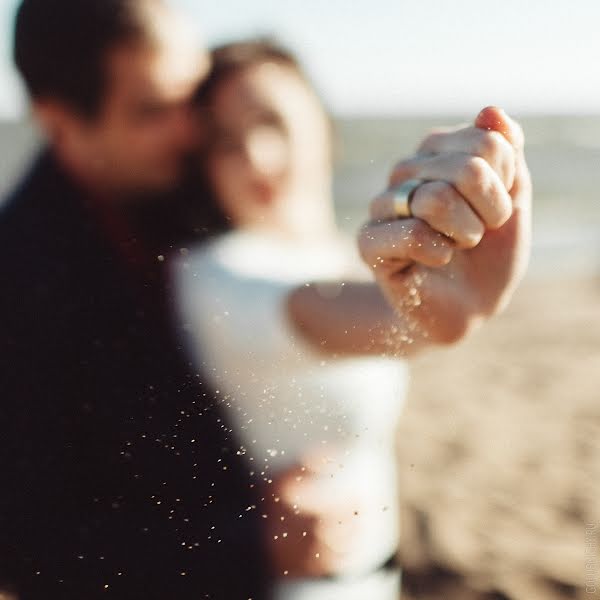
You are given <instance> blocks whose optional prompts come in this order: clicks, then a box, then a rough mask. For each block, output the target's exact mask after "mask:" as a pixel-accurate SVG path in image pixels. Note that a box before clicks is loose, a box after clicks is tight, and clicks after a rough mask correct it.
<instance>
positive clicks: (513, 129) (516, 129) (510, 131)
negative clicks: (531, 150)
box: [475, 106, 525, 152]
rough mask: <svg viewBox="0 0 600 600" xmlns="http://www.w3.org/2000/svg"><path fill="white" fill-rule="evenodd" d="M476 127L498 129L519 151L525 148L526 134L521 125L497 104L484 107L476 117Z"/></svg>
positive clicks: (490, 129)
mask: <svg viewBox="0 0 600 600" xmlns="http://www.w3.org/2000/svg"><path fill="white" fill-rule="evenodd" d="M475 127H478V128H479V129H487V130H488V131H498V132H499V133H501V134H502V135H503V136H504V137H505V138H506V139H507V140H508V141H509V143H510V144H512V146H513V147H514V148H515V150H517V152H521V151H522V150H523V146H524V143H525V136H524V135H523V130H522V129H521V126H520V125H519V124H518V123H517V122H516V121H515V120H513V119H511V118H510V117H509V116H508V115H507V114H506V113H505V112H504V110H502V109H501V108H498V107H496V106H487V107H486V108H484V109H483V110H482V111H481V112H480V113H479V114H478V115H477V118H476V119H475Z"/></svg>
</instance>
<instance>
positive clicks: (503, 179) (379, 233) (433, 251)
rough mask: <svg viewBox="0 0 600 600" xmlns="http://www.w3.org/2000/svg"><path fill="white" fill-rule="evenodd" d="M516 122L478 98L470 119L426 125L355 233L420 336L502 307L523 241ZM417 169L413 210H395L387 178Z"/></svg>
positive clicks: (525, 208) (437, 337)
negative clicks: (400, 214) (404, 215)
mask: <svg viewBox="0 0 600 600" xmlns="http://www.w3.org/2000/svg"><path fill="white" fill-rule="evenodd" d="M523 145H524V137H523V133H522V130H521V128H520V126H519V125H518V124H517V123H516V122H515V121H513V120H512V119H511V118H510V117H508V116H507V115H506V114H505V113H504V111H502V110H501V109H498V108H494V107H488V108H485V109H484V110H483V111H481V113H480V114H479V115H478V116H477V118H476V120H475V123H474V126H471V127H462V128H457V129H448V130H440V131H436V132H434V133H432V134H431V135H429V136H428V137H427V138H426V139H425V140H424V141H423V143H422V144H421V146H420V148H419V150H418V152H417V154H415V155H414V156H413V157H411V158H409V159H407V160H404V161H402V162H400V163H399V164H398V165H397V166H396V167H395V169H394V171H393V173H392V175H391V178H390V189H389V190H388V191H387V192H385V193H384V194H382V195H380V196H379V197H377V198H376V199H375V200H374V201H373V203H372V205H371V217H372V221H371V222H370V223H369V224H368V225H366V226H365V227H364V228H363V229H362V232H361V235H360V238H359V247H360V250H361V254H362V256H363V259H364V260H365V261H366V262H367V264H368V265H369V266H370V267H371V268H372V269H373V272H374V274H375V277H376V279H377V282H378V283H379V286H380V288H381V290H382V292H383V293H384V295H385V296H386V298H387V300H388V302H389V303H390V304H391V305H392V306H393V307H394V308H396V309H397V310H398V311H403V310H405V308H406V306H407V297H410V296H413V297H414V296H415V295H417V296H418V303H417V304H418V306H417V307H416V308H415V306H414V303H413V304H411V311H412V318H413V319H414V320H415V321H417V326H416V327H415V329H420V330H421V331H422V333H423V335H424V336H425V337H427V338H428V339H429V340H430V341H433V342H437V343H449V342H453V341H456V340H457V339H460V338H461V337H462V336H463V335H464V334H465V333H466V331H467V330H468V329H469V328H470V327H471V326H472V325H473V324H474V323H476V322H478V321H480V320H481V319H483V318H486V317H489V316H491V315H492V314H494V313H496V312H498V311H499V310H500V309H502V308H503V307H504V306H505V304H506V302H507V301H508V299H509V298H510V297H511V295H512V293H513V292H514V289H515V287H516V285H517V283H518V282H519V281H520V279H521V278H522V276H523V274H524V272H525V268H526V264H527V262H528V257H529V251H530V213H531V182H530V177H529V172H528V169H527V166H526V163H525V158H524V153H523ZM409 179H420V180H423V183H422V184H421V185H420V186H419V187H417V188H416V190H415V192H414V194H413V196H412V199H411V213H412V218H408V219H397V218H395V215H394V211H393V202H392V198H393V188H394V187H396V186H398V185H400V184H402V183H404V182H406V181H407V180H409Z"/></svg>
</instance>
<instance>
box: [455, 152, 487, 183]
mask: <svg viewBox="0 0 600 600" xmlns="http://www.w3.org/2000/svg"><path fill="white" fill-rule="evenodd" d="M488 168H489V167H488V163H487V162H486V161H485V159H483V158H481V157H480V156H469V157H467V158H466V159H465V161H464V164H463V166H462V169H461V179H462V180H463V182H464V183H465V184H466V186H467V187H468V188H470V189H473V188H482V187H487V186H488V185H489V176H488Z"/></svg>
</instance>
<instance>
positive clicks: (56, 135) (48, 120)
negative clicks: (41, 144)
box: [32, 98, 86, 144]
mask: <svg viewBox="0 0 600 600" xmlns="http://www.w3.org/2000/svg"><path fill="white" fill-rule="evenodd" d="M32 111H33V115H34V118H35V120H36V121H37V122H38V124H39V126H40V127H41V129H42V131H43V132H44V133H45V135H46V137H47V138H48V140H49V141H50V143H52V144H60V143H64V142H65V141H66V140H67V139H68V138H72V137H73V135H72V134H73V132H75V131H81V130H82V129H83V128H84V127H85V125H86V123H85V120H84V118H83V117H81V116H80V115H79V114H77V112H76V111H75V110H74V109H73V108H71V107H70V106H68V105H66V104H65V103H64V102H61V101H60V100H56V99H53V98H43V99H37V100H34V102H33V106H32ZM71 141H73V140H71Z"/></svg>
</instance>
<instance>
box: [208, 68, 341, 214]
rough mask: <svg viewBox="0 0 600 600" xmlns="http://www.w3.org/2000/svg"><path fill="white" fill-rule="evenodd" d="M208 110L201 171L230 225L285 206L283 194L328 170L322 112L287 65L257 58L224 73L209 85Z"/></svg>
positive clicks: (326, 128) (328, 150) (293, 193)
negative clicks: (208, 126)
mask: <svg viewBox="0 0 600 600" xmlns="http://www.w3.org/2000/svg"><path fill="white" fill-rule="evenodd" d="M211 112H212V115H213V123H212V124H213V128H212V130H211V139H210V141H209V144H210V150H209V155H208V160H207V164H206V167H207V172H208V173H207V174H208V177H209V180H210V182H211V185H212V187H213V189H214V190H215V192H216V195H217V197H218V199H219V201H220V202H221V204H222V208H223V209H224V211H225V213H226V214H227V215H228V216H229V217H231V219H232V220H233V222H234V223H235V224H236V225H249V224H256V223H258V222H261V221H263V220H264V219H265V218H266V217H267V215H268V214H269V211H273V210H274V209H276V210H277V211H279V212H281V210H282V209H283V210H285V206H282V205H283V204H285V201H286V199H289V198H290V196H294V197H298V196H300V195H302V190H303V189H306V186H310V185H311V182H313V181H314V180H315V178H317V177H321V178H322V177H324V176H325V177H328V176H329V175H330V170H331V144H330V128H329V123H328V120H327V117H326V115H325V113H324V110H323V108H322V106H321V104H320V102H319V100H318V99H317V97H316V95H315V94H314V93H313V92H312V91H311V90H310V89H309V87H308V86H307V84H306V83H305V82H304V81H303V80H302V79H301V78H300V77H299V76H298V75H297V74H296V73H295V72H294V71H293V70H292V69H290V68H289V67H285V66H282V65H279V64H275V63H263V64H261V65H258V66H255V67H251V68H249V69H246V70H244V71H241V72H239V73H237V74H235V75H233V76H231V77H230V78H228V79H226V80H225V81H224V82H223V83H221V84H220V86H219V87H218V88H217V90H216V92H215V94H214V96H213V105H212V110H211ZM309 189H310V188H309Z"/></svg>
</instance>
